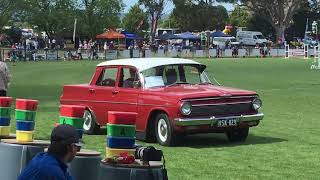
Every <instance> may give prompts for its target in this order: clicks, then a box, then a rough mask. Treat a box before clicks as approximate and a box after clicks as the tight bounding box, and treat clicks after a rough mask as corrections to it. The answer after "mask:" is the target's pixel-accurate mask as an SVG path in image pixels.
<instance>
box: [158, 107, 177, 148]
mask: <svg viewBox="0 0 320 180" xmlns="http://www.w3.org/2000/svg"><path fill="white" fill-rule="evenodd" d="M155 131H156V137H157V141H158V143H159V144H161V145H163V146H173V145H174V144H175V134H174V131H173V127H172V125H171V124H170V121H169V118H168V115H167V114H165V113H161V114H158V115H157V117H156V123H155Z"/></svg>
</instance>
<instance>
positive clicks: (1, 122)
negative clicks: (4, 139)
mask: <svg viewBox="0 0 320 180" xmlns="http://www.w3.org/2000/svg"><path fill="white" fill-rule="evenodd" d="M0 126H10V118H8V117H0Z"/></svg>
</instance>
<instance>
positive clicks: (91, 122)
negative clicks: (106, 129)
mask: <svg viewBox="0 0 320 180" xmlns="http://www.w3.org/2000/svg"><path fill="white" fill-rule="evenodd" d="M83 119H84V123H83V131H84V133H86V134H97V133H98V132H99V130H100V126H99V125H98V124H97V123H96V120H95V119H94V116H93V115H92V113H91V112H90V111H89V110H85V111H84V115H83Z"/></svg>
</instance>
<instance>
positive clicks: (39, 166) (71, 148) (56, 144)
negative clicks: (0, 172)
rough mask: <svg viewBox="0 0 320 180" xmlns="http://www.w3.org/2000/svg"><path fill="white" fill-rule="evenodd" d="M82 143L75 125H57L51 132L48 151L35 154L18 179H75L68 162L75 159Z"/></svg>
mask: <svg viewBox="0 0 320 180" xmlns="http://www.w3.org/2000/svg"><path fill="white" fill-rule="evenodd" d="M81 145H82V144H81V143H80V142H79V135H78V133H77V131H76V129H75V128H74V127H73V126H70V125H59V126H57V127H55V128H54V129H53V130H52V133H51V144H50V146H49V148H48V152H45V153H39V154H38V155H37V156H35V157H34V158H33V159H32V160H31V161H30V162H29V164H28V166H27V167H26V168H25V169H24V170H23V171H22V173H21V174H20V176H19V178H18V180H73V178H72V176H71V175H70V174H69V172H68V171H67V168H68V166H67V163H69V162H71V161H72V160H73V159H74V157H75V156H76V154H77V152H78V151H80V148H81Z"/></svg>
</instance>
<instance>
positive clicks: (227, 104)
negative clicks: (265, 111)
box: [189, 96, 256, 117]
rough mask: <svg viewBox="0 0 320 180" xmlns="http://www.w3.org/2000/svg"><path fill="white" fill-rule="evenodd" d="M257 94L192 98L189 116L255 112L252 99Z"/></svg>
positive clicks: (218, 115)
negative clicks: (237, 96)
mask: <svg viewBox="0 0 320 180" xmlns="http://www.w3.org/2000/svg"><path fill="white" fill-rule="evenodd" d="M254 98H255V96H247V97H243V96H241V97H239V98H236V97H223V98H211V99H210V98H209V100H208V98H204V99H196V100H190V101H189V102H191V104H192V111H191V114H190V115H189V117H210V116H215V117H224V116H234V115H244V114H255V113H256V111H255V110H254V109H253V108H252V104H251V102H252V100H253V99H254Z"/></svg>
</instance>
